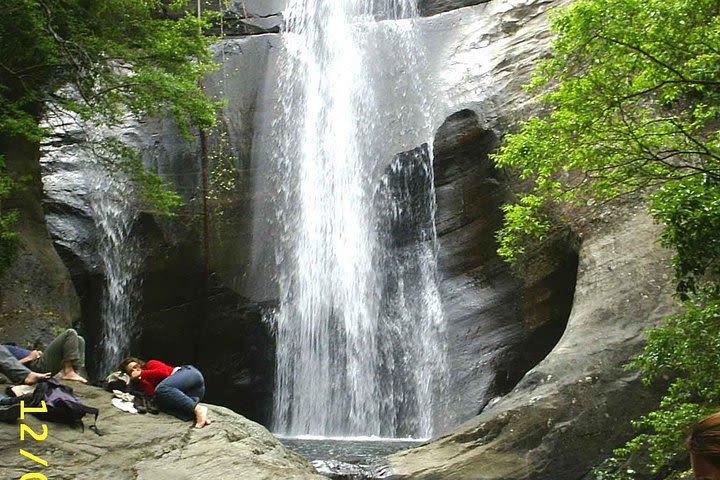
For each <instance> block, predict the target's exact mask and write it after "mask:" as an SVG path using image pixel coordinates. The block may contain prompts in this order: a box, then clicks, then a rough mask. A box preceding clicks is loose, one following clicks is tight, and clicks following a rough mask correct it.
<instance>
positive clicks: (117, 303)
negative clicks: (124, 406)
mask: <svg viewBox="0 0 720 480" xmlns="http://www.w3.org/2000/svg"><path fill="white" fill-rule="evenodd" d="M126 120H127V122H126V126H130V125H131V124H132V123H133V121H132V120H131V119H130V118H128V119H126ZM46 122H47V124H46V126H47V127H48V128H50V129H52V130H53V131H54V136H53V138H52V139H51V140H50V141H48V142H47V143H46V144H45V145H44V147H43V159H42V163H43V165H45V167H46V169H47V168H52V169H54V170H55V173H58V172H57V171H58V170H60V171H62V176H60V177H58V180H60V182H61V183H58V181H57V180H56V181H53V180H51V179H50V178H48V177H47V176H46V177H45V178H44V180H43V181H44V182H45V190H46V194H48V195H49V196H50V197H55V200H56V201H59V202H61V203H66V204H68V205H72V206H73V207H75V208H77V209H78V210H80V211H81V212H83V213H84V216H87V217H89V218H91V219H92V221H93V224H94V226H95V232H94V234H95V235H96V236H97V245H92V246H91V248H92V251H86V252H83V251H78V252H76V254H78V255H80V256H81V257H83V258H92V259H93V260H92V263H93V264H92V265H87V268H88V269H89V270H93V271H97V272H98V273H100V274H102V275H103V276H104V285H103V293H102V300H101V305H100V317H101V318H100V345H99V350H100V351H99V352H98V353H99V365H98V369H97V371H96V373H97V374H99V375H104V374H106V373H108V372H109V371H111V370H112V369H114V368H115V367H116V366H117V365H118V364H119V363H120V361H121V360H122V358H123V357H124V356H126V355H128V354H129V349H130V342H131V340H132V337H133V335H134V334H135V317H136V315H137V305H139V303H140V302H139V295H140V290H139V286H140V285H139V280H138V273H139V269H140V266H141V263H142V260H143V256H142V252H141V250H140V248H139V245H138V243H137V240H136V239H135V238H133V236H132V235H131V228H132V226H133V224H134V222H135V220H136V219H137V215H138V206H137V205H136V198H137V196H136V195H135V192H134V190H133V187H132V182H130V181H129V179H128V178H127V177H126V175H125V174H124V173H123V171H122V170H121V169H118V168H117V167H115V168H112V167H110V165H111V164H112V163H111V162H108V160H107V157H108V155H109V152H108V151H107V150H106V149H104V148H103V147H102V145H105V144H106V143H105V141H106V140H107V139H109V138H117V137H118V133H117V132H111V131H109V129H107V128H103V129H101V128H99V127H95V126H92V125H88V124H86V123H85V122H83V121H82V120H81V119H80V118H78V116H77V115H75V114H72V113H70V112H66V111H62V110H57V111H54V112H53V113H52V114H51V115H50V116H49V117H48V118H47V119H46ZM51 165H52V167H51ZM46 173H48V172H46ZM51 217H52V216H51ZM51 223H52V221H51ZM65 228H66V227H65ZM61 230H62V228H61ZM61 241H62V240H61ZM88 247H89V248H90V246H88ZM96 263H99V265H97V264H96Z"/></svg>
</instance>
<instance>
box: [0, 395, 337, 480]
mask: <svg viewBox="0 0 720 480" xmlns="http://www.w3.org/2000/svg"><path fill="white" fill-rule="evenodd" d="M3 388H4V386H3ZM73 388H74V389H75V392H76V394H77V395H78V396H79V397H80V398H81V400H82V401H83V402H85V403H86V404H87V405H89V406H92V407H95V408H98V409H100V416H99V418H98V422H97V425H98V427H99V428H100V431H101V432H102V433H103V435H102V436H97V435H96V434H95V433H94V432H92V431H91V430H90V429H89V428H87V426H88V425H91V424H92V419H91V418H88V417H87V416H86V417H85V427H86V428H85V429H84V431H80V429H79V428H73V427H69V426H66V425H63V424H58V423H51V422H44V423H45V424H46V425H47V438H45V439H44V440H42V441H35V440H33V439H32V438H30V436H29V434H26V436H25V437H26V438H25V440H24V441H21V440H20V438H19V431H18V426H17V425H9V424H4V423H0V445H1V446H2V447H0V474H1V475H2V477H3V478H20V477H21V476H23V475H24V474H27V473H30V472H40V473H42V474H44V475H45V476H47V478H56V479H67V480H70V479H76V478H88V477H93V478H99V479H113V480H141V479H142V480H190V479H192V480H201V479H208V480H209V479H218V478H243V479H253V480H277V479H296V480H313V479H316V480H320V479H322V478H325V477H321V476H320V475H317V474H316V473H315V469H314V468H313V467H312V465H310V463H309V462H307V461H306V460H304V459H303V458H301V457H300V456H299V455H297V454H295V453H293V452H291V451H289V450H288V449H286V448H285V447H284V446H283V445H282V444H281V443H280V442H279V441H278V440H277V439H275V437H273V436H272V434H271V433H270V432H268V431H267V430H266V429H265V428H263V427H261V426H260V425H258V424H256V423H254V422H251V421H249V420H247V419H246V418H243V417H241V416H240V415H237V414H236V413H233V412H232V411H230V410H228V409H227V408H223V407H216V406H213V405H210V406H209V408H210V418H211V419H212V420H213V423H212V424H211V425H209V426H207V427H205V428H203V429H195V428H192V427H191V423H190V422H182V421H180V420H178V419H176V418H175V417H171V416H169V415H166V414H164V413H161V414H159V415H151V414H145V415H139V414H134V415H133V414H129V413H125V412H122V411H120V410H118V409H117V408H115V407H114V406H112V404H111V403H110V400H111V398H112V394H110V393H108V392H105V391H104V390H101V389H98V388H94V387H87V386H83V385H73ZM23 423H25V424H27V425H28V426H29V427H30V428H31V429H32V430H33V431H34V432H37V433H38V434H40V433H42V431H43V430H42V427H41V424H42V423H43V422H42V420H41V419H40V418H36V417H34V416H31V415H28V416H27V418H26V419H25V420H23ZM21 448H22V449H24V450H26V451H28V452H29V453H31V454H33V455H35V456H37V457H40V458H41V459H43V460H45V461H47V463H48V466H47V467H44V468H43V467H41V466H40V465H38V464H37V463H34V462H32V461H31V460H29V459H27V458H25V457H24V456H21V455H20V453H19V450H20V449H21Z"/></svg>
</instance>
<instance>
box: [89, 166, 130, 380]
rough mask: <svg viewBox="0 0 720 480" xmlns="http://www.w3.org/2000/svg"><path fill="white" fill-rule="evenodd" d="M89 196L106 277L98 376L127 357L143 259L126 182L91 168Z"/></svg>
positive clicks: (122, 176)
mask: <svg viewBox="0 0 720 480" xmlns="http://www.w3.org/2000/svg"><path fill="white" fill-rule="evenodd" d="M95 167H96V168H95V169H94V171H93V172H92V176H93V177H94V179H95V181H94V182H93V184H94V185H93V188H92V190H91V191H90V195H89V199H90V206H91V209H92V212H93V221H94V222H95V225H96V227H97V229H98V234H99V236H100V241H99V245H98V255H99V257H100V260H101V262H102V266H103V271H104V273H105V285H104V286H103V296H102V305H101V310H100V317H101V318H100V320H101V334H100V335H101V337H100V348H101V357H100V358H101V361H100V370H99V372H100V374H101V375H104V374H106V373H108V372H110V371H112V370H113V369H114V368H115V367H117V365H119V364H120V361H121V360H122V359H123V358H124V357H125V356H127V355H129V353H130V343H131V341H132V338H133V335H134V334H135V319H136V315H137V305H138V304H139V280H138V273H139V269H140V265H141V262H142V256H141V253H140V248H139V245H138V242H137V240H136V239H135V238H133V237H132V235H131V229H132V226H133V223H134V222H135V220H136V218H137V214H138V209H137V205H135V202H134V199H135V195H134V192H133V191H132V186H131V185H132V184H131V182H130V181H129V180H128V179H127V178H125V175H123V173H122V172H107V171H106V170H105V169H103V168H102V166H101V165H97V164H95Z"/></svg>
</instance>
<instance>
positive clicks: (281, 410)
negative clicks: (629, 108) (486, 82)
mask: <svg viewBox="0 0 720 480" xmlns="http://www.w3.org/2000/svg"><path fill="white" fill-rule="evenodd" d="M415 14H416V9H415V5H414V1H413V0H375V1H373V0H333V1H328V0H292V1H291V2H290V5H289V7H288V9H287V11H286V12H285V14H284V15H285V18H286V27H285V31H284V33H283V49H284V50H283V52H282V53H281V54H280V55H279V62H280V65H279V72H280V78H279V80H278V85H277V86H276V88H277V90H278V93H277V98H278V99H279V100H278V103H277V106H276V109H275V111H274V118H273V120H272V124H271V128H269V129H268V130H267V131H266V133H265V136H266V138H264V139H261V140H262V141H263V142H264V143H265V144H269V145H273V148H272V149H271V151H272V153H271V154H269V156H270V158H269V159H267V161H268V162H269V163H271V165H272V167H271V170H272V173H271V174H269V176H270V177H271V178H270V180H269V183H270V184H271V191H274V195H273V197H274V198H273V200H272V202H273V209H274V222H275V223H276V225H278V227H277V231H279V234H277V243H276V246H275V262H276V266H277V277H278V278H277V280H278V289H279V298H280V303H279V307H278V310H277V312H276V313H275V315H274V318H273V322H274V324H275V327H276V332H277V370H276V384H275V406H274V425H273V427H274V430H275V431H276V433H278V434H282V435H290V436H297V435H320V436H343V437H346V436H377V437H413V438H427V437H429V436H431V435H432V433H433V417H434V415H436V414H437V410H438V407H439V404H440V398H441V397H442V395H441V389H442V379H443V378H444V371H445V364H446V362H445V347H444V345H445V343H444V320H443V314H442V306H441V303H440V297H439V293H438V288H437V279H436V276H437V275H436V251H437V245H436V236H435V229H434V213H435V201H434V189H433V176H432V164H431V158H430V154H429V152H430V151H431V150H432V149H431V148H429V147H428V145H427V144H428V143H429V142H430V140H431V138H432V131H433V129H432V125H431V124H430V120H429V119H431V118H433V111H432V109H433V102H432V101H431V100H430V98H429V96H428V95H426V94H425V93H424V92H423V82H422V80H421V78H422V77H421V75H420V69H421V68H422V67H423V65H424V64H423V59H424V54H423V49H422V46H421V45H420V42H419V41H418V39H417V38H415V36H414V35H413V26H412V23H411V20H410V18H412V17H413V16H415ZM378 52H384V57H381V56H380V55H379V54H378ZM390 138H393V139H395V140H393V141H392V142H391V141H390V140H389V139H390ZM397 139H401V140H400V141H399V142H398V140H397ZM422 143H425V145H424V147H423V148H417V147H419V146H420V145H421V144H422ZM402 152H408V153H404V154H403V153H402Z"/></svg>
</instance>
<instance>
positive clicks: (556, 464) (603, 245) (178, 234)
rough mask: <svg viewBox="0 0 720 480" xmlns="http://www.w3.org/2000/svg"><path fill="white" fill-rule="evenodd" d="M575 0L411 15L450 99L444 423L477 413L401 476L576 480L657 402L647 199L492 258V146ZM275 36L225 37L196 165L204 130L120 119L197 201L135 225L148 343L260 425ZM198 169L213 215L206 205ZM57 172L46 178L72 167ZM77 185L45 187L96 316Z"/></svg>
mask: <svg viewBox="0 0 720 480" xmlns="http://www.w3.org/2000/svg"><path fill="white" fill-rule="evenodd" d="M565 3H567V1H564V0H555V1H553V0H493V1H491V2H482V1H451V0H426V1H423V2H421V9H422V11H423V12H424V14H425V15H428V16H427V17H424V18H420V19H414V20H412V25H413V28H414V29H415V30H416V31H417V32H418V38H419V39H420V40H421V41H422V42H423V43H424V45H425V47H426V50H427V56H426V58H427V65H426V69H425V71H424V73H423V76H422V80H423V81H424V82H425V83H426V85H425V86H426V87H427V88H429V89H431V90H432V91H433V92H435V93H436V96H437V97H438V98H439V99H441V101H439V103H440V104H441V108H440V109H439V110H438V112H437V118H434V119H433V122H434V125H436V126H437V128H436V133H435V138H434V142H433V146H434V152H433V154H434V155H433V156H434V166H435V188H436V193H437V230H438V235H439V241H440V251H439V270H440V276H441V285H440V287H441V293H442V299H443V306H444V312H445V317H446V320H447V322H448V336H449V352H450V359H449V360H450V364H451V367H452V373H451V376H450V377H451V378H449V379H448V382H449V383H448V395H447V397H448V398H447V402H448V407H447V410H446V411H445V412H443V417H444V418H443V420H442V421H441V422H439V424H441V426H442V428H444V429H446V430H450V429H454V428H455V427H456V426H457V425H459V424H461V423H462V422H466V423H464V424H463V425H462V426H461V427H459V428H458V429H457V430H455V433H452V434H449V435H447V436H444V437H441V438H440V439H439V440H438V441H436V442H434V443H431V444H430V445H428V446H426V447H422V448H420V449H418V450H414V451H412V452H408V453H405V454H400V455H397V456H395V457H393V458H392V462H391V463H392V470H393V472H394V475H396V476H397V478H427V479H477V478H488V479H491V478H492V479H501V478H502V479H514V478H517V479H520V478H532V479H533V480H542V479H554V480H563V479H568V480H570V479H576V478H579V477H580V476H581V475H582V473H583V472H584V471H585V470H587V468H588V467H589V465H591V464H592V462H594V461H595V460H596V459H597V458H598V456H599V454H601V453H603V452H607V451H608V450H609V449H610V448H611V447H612V446H614V445H615V444H616V443H617V442H618V441H620V440H621V439H622V438H624V437H625V436H626V435H627V434H628V419H629V418H631V417H632V416H634V415H635V414H637V413H638V412H640V411H641V410H642V409H643V408H644V407H645V406H647V405H648V404H649V403H650V402H651V401H652V399H653V396H652V394H651V393H650V392H647V391H645V390H644V389H642V388H641V387H640V386H639V385H638V383H637V381H636V378H635V377H634V376H633V375H632V374H629V373H627V372H625V371H624V370H622V368H621V366H622V364H623V363H624V362H625V361H626V360H627V359H628V358H629V356H631V355H632V354H633V353H636V352H637V351H638V350H639V348H640V347H641V344H642V333H641V332H642V330H643V329H644V328H645V327H646V326H649V325H653V324H655V323H656V322H657V321H658V319H659V318H660V317H661V316H662V315H663V314H665V313H666V312H667V311H668V310H669V309H670V306H671V305H672V302H671V299H670V296H669V295H670V292H671V290H672V289H671V281H670V273H669V272H668V270H667V257H668V254H667V252H665V251H662V250H661V249H659V248H658V247H657V246H656V245H655V244H654V242H653V240H654V238H655V235H656V234H657V227H656V226H654V225H652V223H651V222H650V221H649V220H648V219H647V218H646V217H645V216H643V215H642V214H641V213H640V210H638V209H632V208H631V209H630V210H628V211H626V212H624V213H623V214H621V215H618V216H614V217H612V218H608V219H607V221H599V222H598V223H597V224H596V225H597V227H598V229H597V231H595V232H593V233H592V234H591V235H586V236H585V238H583V239H582V242H579V241H578V239H577V238H575V237H574V236H573V235H572V234H571V233H570V232H569V231H568V230H567V229H563V228H560V227H559V228H558V231H559V233H558V235H556V236H555V237H553V239H551V241H549V242H548V243H547V244H546V245H545V247H544V249H543V250H541V251H538V252H536V253H535V254H534V255H533V256H531V258H530V259H529V260H528V265H527V268H526V269H525V270H524V273H523V274H522V275H517V274H516V273H514V272H512V271H510V270H509V269H508V267H506V266H505V265H504V264H503V263H502V262H501V261H500V260H499V259H498V258H497V257H496V256H495V254H494V250H495V243H494V235H495V231H496V229H497V228H498V226H499V225H500V221H501V217H500V210H499V208H500V206H501V205H502V204H503V203H504V202H507V201H508V200H509V199H510V198H511V192H510V188H509V186H508V185H509V179H507V178H506V177H505V175H504V174H503V173H502V172H498V171H496V170H495V169H494V166H493V164H492V161H491V159H490V158H489V157H488V154H489V153H490V152H491V151H492V150H493V149H494V148H495V147H496V145H497V143H498V141H499V138H501V136H502V134H503V133H505V132H506V131H507V129H508V126H510V125H512V124H513V123H514V122H515V121H517V120H520V119H523V118H527V117H528V116H529V115H530V114H532V113H533V112H535V111H536V110H537V107H536V106H535V105H534V104H533V102H532V100H531V99H530V98H529V97H528V96H527V95H526V94H525V93H523V91H522V89H521V86H522V85H523V84H524V83H525V82H526V81H527V80H528V78H529V74H530V72H531V70H532V68H533V66H534V65H535V64H536V63H537V61H538V60H539V59H541V58H543V56H545V55H546V54H547V52H548V48H549V47H548V40H549V34H548V24H547V16H546V13H547V10H548V9H549V8H550V7H553V6H557V5H562V4H565ZM285 4H286V2H285V1H283V0H277V1H271V2H265V1H250V0H248V1H244V2H241V1H236V2H234V6H233V10H234V11H235V12H242V13H243V15H245V16H246V17H251V16H253V17H255V18H257V19H261V18H273V19H274V20H273V21H278V22H279V21H281V19H280V18H279V12H280V11H281V10H282V8H284V7H285ZM460 7H464V8H460ZM439 12H443V13H441V14H438V13H439ZM278 46H279V36H278V35H274V34H262V35H254V36H252V37H241V38H235V39H229V40H226V41H223V42H222V43H220V44H218V45H217V46H216V53H217V58H218V59H219V60H221V61H222V67H221V69H220V70H219V71H218V72H216V73H215V74H213V75H212V76H210V77H209V78H208V79H207V82H206V89H207V90H208V92H210V93H211V94H216V95H219V96H222V97H224V98H226V99H227V100H228V103H227V106H226V107H225V108H224V109H223V112H222V114H221V119H220V125H219V128H218V130H217V131H216V132H214V133H213V135H211V136H210V137H209V138H208V139H207V143H206V146H207V148H206V151H207V155H206V156H205V158H204V159H203V155H202V154H201V142H200V141H197V142H196V143H193V144H184V143H182V142H181V141H180V139H179V138H178V136H177V134H176V133H175V132H174V131H173V129H172V126H171V125H170V124H167V123H163V122H162V121H159V123H154V122H148V123H146V124H144V125H139V126H137V125H136V126H133V127H132V128H129V129H128V131H127V132H125V134H126V136H128V137H129V138H131V139H133V142H135V143H136V144H138V145H140V146H141V147H142V148H143V149H144V151H145V160H146V162H147V163H148V165H151V166H154V167H155V168H157V170H158V171H159V172H161V173H162V174H164V175H165V176H166V178H168V179H169V180H172V181H173V182H174V183H175V184H176V185H177V186H178V187H179V190H180V191H181V192H182V193H183V194H184V196H185V198H186V200H187V202H188V206H187V208H186V210H184V211H183V213H182V214H181V215H180V216H179V217H178V218H175V219H158V218H155V217H154V216H153V215H151V214H150V213H149V212H145V213H143V214H141V215H140V216H139V220H138V222H137V225H136V227H135V228H136V232H137V235H138V237H139V238H140V239H141V243H142V245H143V246H144V249H145V250H146V252H147V258H148V261H147V262H146V263H145V264H144V267H143V270H142V277H143V288H142V296H143V299H144V301H143V310H142V312H141V313H140V317H139V324H140V327H141V333H140V336H139V341H138V342H137V345H136V347H137V353H139V354H140V355H143V354H146V353H147V354H149V355H152V356H158V357H162V358H165V359H166V360H168V361H169V362H187V361H188V360H189V358H191V357H192V360H191V361H194V362H196V363H197V364H198V365H199V366H200V367H201V369H202V370H203V371H204V372H205V373H206V374H207V376H208V379H207V380H208V387H209V392H211V394H214V395H219V394H218V393H217V392H223V393H222V397H217V399H216V400H215V401H222V402H223V403H225V404H226V405H228V406H232V407H234V408H237V409H239V411H241V412H242V413H245V414H247V415H248V416H252V417H253V418H255V419H259V420H263V421H266V420H267V408H268V407H269V406H270V405H271V393H272V392H271V391H270V389H271V388H272V370H273V366H272V357H273V354H272V352H273V344H272V337H271V334H270V332H269V331H268V327H267V326H266V325H265V324H264V323H263V321H262V317H263V313H264V311H266V310H267V309H269V308H271V307H272V303H273V302H272V296H271V293H272V291H273V290H272V288H271V285H270V286H269V285H268V281H267V278H265V277H267V276H268V275H266V274H265V273H264V272H259V271H257V269H256V268H255V264H254V263H253V259H252V252H251V245H252V242H253V241H254V242H258V243H268V242H269V241H270V239H269V238H267V237H261V238H258V235H257V234H256V233H257V232H254V231H253V228H254V225H255V223H256V222H255V221H256V220H257V219H256V218H254V215H256V213H254V210H253V208H252V207H253V205H254V204H255V203H256V202H257V201H258V200H260V197H262V196H264V195H271V194H272V192H263V191H262V189H260V188H258V184H259V183H261V182H262V179H258V176H257V169H256V166H254V165H252V163H251V152H252V150H253V148H259V147H258V145H257V144H256V143H255V142H254V140H255V138H256V131H255V125H256V124H257V121H256V120H262V118H263V117H262V115H263V111H266V110H267V109H271V108H272V104H273V97H272V95H268V94H267V92H264V88H265V87H266V85H265V84H266V82H268V85H270V84H272V83H273V82H271V80H272V79H268V78H267V75H268V72H272V71H273V69H274V68H276V67H277V66H276V65H274V64H273V63H272V62H274V61H275V59H276V58H277V55H276V54H275V53H274V52H276V51H277V49H278V48H277V47H278ZM391 60H392V59H391V58H389V57H388V58H383V59H382V61H391ZM389 136H390V135H389ZM424 140H425V141H427V140H429V139H424ZM388 143H389V144H391V145H395V144H401V143H403V142H402V141H400V139H397V138H388ZM416 146H419V145H416ZM390 160H391V158H388V161H390ZM60 163H62V162H60ZM204 165H206V166H207V174H208V178H209V180H210V190H211V191H210V192H209V193H211V195H210V199H211V200H210V203H209V205H208V207H207V209H204V208H203V206H202V203H201V202H200V201H199V200H200V199H201V198H202V196H203V193H202V187H201V186H202V174H203V169H204ZM56 167H58V168H56ZM59 167H62V168H59ZM46 168H47V170H46V178H47V179H48V180H52V178H53V176H54V175H58V174H60V173H61V172H62V171H66V170H68V169H70V170H72V167H71V166H70V167H68V165H64V166H63V165H60V164H55V166H52V165H49V164H48V165H47V167H46ZM216 180H217V182H216V183H213V182H214V181H216ZM221 180H222V182H221ZM49 184H53V182H50V183H49ZM54 184H56V185H63V184H64V182H63V181H58V182H55V183H54ZM65 185H66V189H67V190H66V191H65V192H64V193H63V192H62V191H59V192H58V191H54V190H52V189H48V190H47V191H48V196H49V209H50V212H51V214H50V215H49V219H50V227H51V232H52V233H53V236H54V239H55V241H56V245H57V247H58V250H59V251H60V253H61V255H62V257H63V259H64V260H65V262H66V264H67V265H68V266H69V268H70V271H71V273H72V277H73V281H74V284H75V286H76V288H77V289H78V292H79V293H80V296H81V299H82V305H83V319H84V323H85V325H86V327H87V328H88V329H90V330H92V328H94V327H93V325H96V324H97V307H96V305H97V304H98V295H99V294H100V291H101V287H100V285H101V282H102V280H103V278H102V272H101V271H99V270H98V268H97V261H96V260H94V259H93V255H94V253H93V251H94V250H93V248H92V245H93V242H94V241H95V240H94V238H96V233H95V231H94V227H93V225H92V222H91V221H89V220H88V217H87V215H83V213H82V211H83V208H85V207H83V204H82V198H80V199H78V198H70V197H69V196H68V192H70V191H72V189H70V188H69V187H67V185H70V184H67V183H65ZM218 185H223V186H222V188H221V187H219V186H218ZM79 191H81V190H79ZM204 219H207V220H208V233H209V235H208V236H207V237H205V235H204V234H203V232H204V227H203V220H204ZM254 237H255V238H254ZM578 245H579V246H578ZM578 259H579V260H578ZM558 340H559V343H557V342H558ZM528 371H529V373H526V372H528ZM227 379H230V382H228V381H227ZM518 381H519V383H518ZM213 392H214V393H213ZM498 397H502V398H499V399H498ZM239 398H240V399H242V400H241V401H240V402H241V403H237V402H238V400H237V399H239ZM627 398H633V400H634V401H633V402H627V401H626V399H627ZM493 399H494V400H493ZM480 412H482V413H481V415H480V416H479V417H475V415H477V414H478V413H480ZM473 417H475V418H473ZM578 439H580V440H578Z"/></svg>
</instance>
